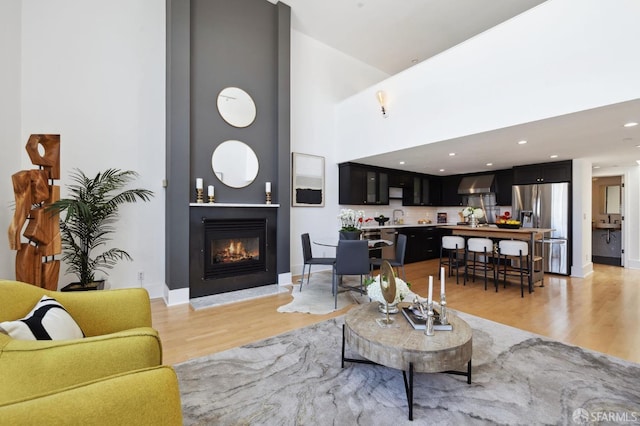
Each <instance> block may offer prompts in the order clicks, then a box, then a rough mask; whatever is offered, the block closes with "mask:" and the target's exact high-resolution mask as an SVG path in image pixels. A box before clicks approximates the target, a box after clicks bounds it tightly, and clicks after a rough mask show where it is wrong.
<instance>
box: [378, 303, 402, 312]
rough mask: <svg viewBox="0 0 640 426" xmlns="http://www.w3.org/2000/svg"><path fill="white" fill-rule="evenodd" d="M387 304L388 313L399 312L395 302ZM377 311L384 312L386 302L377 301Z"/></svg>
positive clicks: (385, 310)
mask: <svg viewBox="0 0 640 426" xmlns="http://www.w3.org/2000/svg"><path fill="white" fill-rule="evenodd" d="M388 306H389V314H397V313H398V312H400V309H398V304H397V303H389V305H388ZM378 311H380V312H382V313H383V314H386V313H387V304H386V303H380V302H378Z"/></svg>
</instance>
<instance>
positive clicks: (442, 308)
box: [440, 293, 449, 325]
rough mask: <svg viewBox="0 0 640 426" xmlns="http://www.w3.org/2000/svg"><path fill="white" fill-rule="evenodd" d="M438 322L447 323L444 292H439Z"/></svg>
mask: <svg viewBox="0 0 640 426" xmlns="http://www.w3.org/2000/svg"><path fill="white" fill-rule="evenodd" d="M440 324H442V325H447V324H449V318H448V317H447V299H446V297H445V296H444V293H442V294H440Z"/></svg>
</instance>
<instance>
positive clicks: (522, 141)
mask: <svg viewBox="0 0 640 426" xmlns="http://www.w3.org/2000/svg"><path fill="white" fill-rule="evenodd" d="M525 143H527V141H525V140H524V139H523V140H521V141H518V145H524V144H525Z"/></svg>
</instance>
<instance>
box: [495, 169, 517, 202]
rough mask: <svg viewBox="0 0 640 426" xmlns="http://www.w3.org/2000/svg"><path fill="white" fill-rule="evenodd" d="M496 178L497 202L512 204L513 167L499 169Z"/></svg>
mask: <svg viewBox="0 0 640 426" xmlns="http://www.w3.org/2000/svg"><path fill="white" fill-rule="evenodd" d="M495 176H496V177H495V179H496V204H497V205H499V206H510V205H511V197H512V196H511V187H512V186H513V169H505V170H497V171H496V174H495Z"/></svg>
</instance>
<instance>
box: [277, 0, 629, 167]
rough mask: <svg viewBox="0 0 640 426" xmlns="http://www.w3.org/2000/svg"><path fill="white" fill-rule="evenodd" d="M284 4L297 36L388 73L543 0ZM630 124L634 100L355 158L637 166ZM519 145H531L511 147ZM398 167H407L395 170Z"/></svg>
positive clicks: (387, 162)
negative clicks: (582, 161) (579, 161)
mask: <svg viewBox="0 0 640 426" xmlns="http://www.w3.org/2000/svg"><path fill="white" fill-rule="evenodd" d="M269 1H273V2H274V3H275V0H269ZM284 2H285V3H287V4H288V5H290V6H291V8H292V26H293V28H294V29H295V30H297V31H300V32H302V33H304V34H307V35H309V36H310V37H313V38H315V39H316V40H318V41H320V42H322V43H324V44H327V45H329V46H331V47H333V48H335V49H337V50H340V51H342V52H344V53H345V54H348V55H350V56H352V57H354V58H356V59H359V60H361V61H363V62H365V63H367V64H369V65H371V66H373V67H375V68H378V69H380V70H381V71H383V72H385V73H388V74H389V75H393V74H396V73H398V72H400V71H402V70H404V69H406V68H408V67H411V66H412V65H414V64H415V63H418V62H421V61H423V60H425V59H428V58H429V57H432V56H434V55H437V54H438V53H440V52H442V51H444V50H446V49H448V48H450V47H453V46H455V45H457V44H459V43H461V42H463V41H465V40H467V39H469V38H471V37H474V36H475V35H477V34H479V33H481V32H483V31H485V30H487V29H489V28H491V27H493V26H495V25H497V24H499V23H501V22H504V21H506V20H508V19H510V18H512V17H514V16H516V15H518V14H520V13H522V12H525V11H526V10H528V9H530V8H533V7H535V6H537V5H539V4H540V3H543V1H542V0H400V1H391V0H317V1H311V0H285V1H284ZM629 121H636V122H640V100H635V101H630V102H625V103H621V104H616V105H610V106H606V107H603V108H597V109H594V110H589V111H584V112H579V113H575V114H569V115H567V116H562V117H555V118H551V119H548V120H542V121H538V122H533V123H527V124H523V125H520V126H514V127H511V128H506V129H500V130H496V131H492V132H487V133H483V134H477V135H471V136H466V137H464V138H460V139H456V140H449V141H442V142H439V143H433V144H429V145H425V146H419V147H415V148H410V149H405V150H401V151H390V152H389V153H386V154H382V155H376V156H374V157H366V158H361V159H354V160H360V161H361V162H364V163H367V164H373V165H379V166H383V167H391V168H404V169H406V170H413V171H418V172H423V173H431V174H453V173H465V172H475V171H482V170H493V169H500V168H507V167H511V166H514V165H520V164H530V163H536V162H548V161H557V160H563V159H571V158H585V159H589V160H590V161H592V162H593V163H594V165H596V166H601V167H616V166H620V167H626V166H635V165H637V164H636V160H640V147H638V146H639V145H640V126H636V127H633V128H625V127H622V125H623V124H624V123H626V122H629ZM521 139H530V140H532V141H535V143H528V144H525V145H517V143H516V142H517V141H518V140H521ZM389 148H390V149H393V147H392V146H390V147H389ZM450 152H458V153H461V152H464V153H465V154H464V155H456V156H455V157H453V158H450V159H448V160H447V161H448V163H447V164H446V171H445V172H441V171H440V169H441V168H443V158H446V157H447V156H448V153H450ZM552 155H556V156H557V157H555V158H552V157H551V156H552ZM400 161H404V162H405V164H404V165H399V162H400ZM489 163H490V164H491V165H490V166H488V165H487V164H489Z"/></svg>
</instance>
